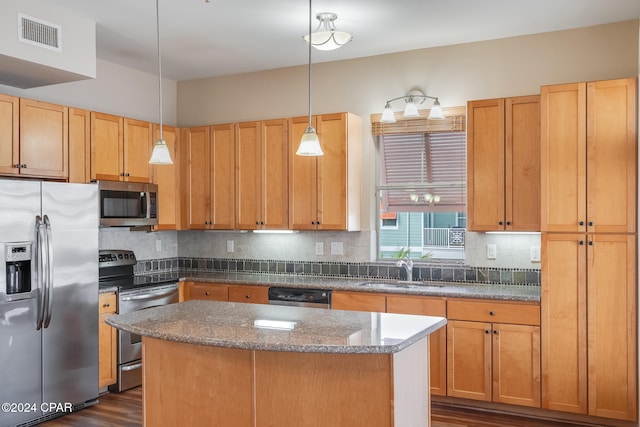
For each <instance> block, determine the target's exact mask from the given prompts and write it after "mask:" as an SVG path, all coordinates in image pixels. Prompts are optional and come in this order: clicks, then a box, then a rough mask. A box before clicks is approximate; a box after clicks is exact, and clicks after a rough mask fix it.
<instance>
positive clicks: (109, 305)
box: [102, 303, 111, 308]
mask: <svg viewBox="0 0 640 427" xmlns="http://www.w3.org/2000/svg"><path fill="white" fill-rule="evenodd" d="M109 307H111V304H109V303H106V304H102V308H109Z"/></svg>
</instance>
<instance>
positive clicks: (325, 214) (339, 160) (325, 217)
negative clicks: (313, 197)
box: [316, 114, 348, 230]
mask: <svg viewBox="0 0 640 427" xmlns="http://www.w3.org/2000/svg"><path fill="white" fill-rule="evenodd" d="M316 123H317V126H318V128H317V129H316V130H317V131H318V137H319V138H320V145H321V146H322V151H324V155H322V156H320V157H318V159H317V165H318V176H317V179H318V187H317V188H318V195H317V198H318V199H317V200H318V219H317V224H318V229H319V230H346V229H347V221H348V218H347V213H348V211H347V209H348V203H347V196H348V188H347V173H348V171H347V143H348V140H347V126H348V122H347V115H346V114H325V115H322V116H317V117H316Z"/></svg>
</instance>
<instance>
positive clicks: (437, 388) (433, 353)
mask: <svg viewBox="0 0 640 427" xmlns="http://www.w3.org/2000/svg"><path fill="white" fill-rule="evenodd" d="M446 304H447V303H446V302H445V300H444V299H443V298H431V297H415V296H412V297H403V296H395V295H389V296H387V313H400V314H419V315H424V316H439V317H447V305H446ZM429 385H430V390H431V394H437V395H440V396H446V395H447V329H446V327H445V328H441V329H438V330H437V331H435V332H434V333H432V334H431V335H429Z"/></svg>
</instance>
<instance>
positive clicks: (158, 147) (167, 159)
mask: <svg viewBox="0 0 640 427" xmlns="http://www.w3.org/2000/svg"><path fill="white" fill-rule="evenodd" d="M158 1H159V0H156V32H157V34H156V36H157V37H156V38H157V40H158V99H159V111H160V138H159V139H158V140H157V141H156V144H155V145H154V146H153V151H152V152H151V159H150V160H149V164H152V165H172V164H173V160H171V153H170V152H169V147H168V146H167V142H166V141H165V140H164V139H163V138H162V60H161V58H160V11H159V7H158Z"/></svg>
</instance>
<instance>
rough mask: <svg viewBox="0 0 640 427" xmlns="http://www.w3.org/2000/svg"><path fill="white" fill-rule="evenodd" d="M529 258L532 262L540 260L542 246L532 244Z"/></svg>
mask: <svg viewBox="0 0 640 427" xmlns="http://www.w3.org/2000/svg"><path fill="white" fill-rule="evenodd" d="M529 259H530V261H531V262H540V246H531V247H530V248H529Z"/></svg>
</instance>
